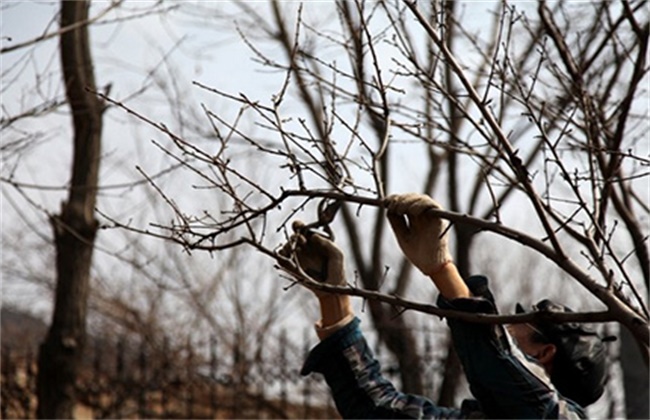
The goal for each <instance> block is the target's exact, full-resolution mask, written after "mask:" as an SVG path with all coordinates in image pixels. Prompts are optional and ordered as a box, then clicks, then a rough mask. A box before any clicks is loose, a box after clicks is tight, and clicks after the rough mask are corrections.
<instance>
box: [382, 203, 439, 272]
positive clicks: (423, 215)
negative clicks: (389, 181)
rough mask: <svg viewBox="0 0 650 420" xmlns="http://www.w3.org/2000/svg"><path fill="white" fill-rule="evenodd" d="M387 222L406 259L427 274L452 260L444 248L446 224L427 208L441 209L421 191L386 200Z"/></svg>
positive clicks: (436, 270)
mask: <svg viewBox="0 0 650 420" xmlns="http://www.w3.org/2000/svg"><path fill="white" fill-rule="evenodd" d="M385 203H386V207H387V209H388V211H387V217H388V221H389V222H390V225H391V227H392V228H393V232H394V233H395V237H396V238H397V242H398V243H399V246H400V248H402V252H404V255H406V258H408V260H409V261H411V263H412V264H413V265H415V266H416V267H417V268H418V269H420V271H422V272H423V273H424V274H425V275H427V276H433V275H434V274H436V273H437V272H438V271H440V270H441V269H442V267H443V266H444V265H445V264H446V263H448V262H451V261H452V258H451V254H449V250H448V248H447V233H445V235H444V236H441V235H442V233H443V232H444V230H445V227H446V223H445V222H444V221H443V220H442V219H440V218H439V217H436V216H434V215H432V214H431V213H430V212H427V210H430V209H442V207H441V206H440V204H438V203H436V202H435V201H434V200H433V199H432V198H431V197H429V196H427V195H423V194H416V193H409V194H394V195H391V196H389V197H387V198H386V200H385Z"/></svg>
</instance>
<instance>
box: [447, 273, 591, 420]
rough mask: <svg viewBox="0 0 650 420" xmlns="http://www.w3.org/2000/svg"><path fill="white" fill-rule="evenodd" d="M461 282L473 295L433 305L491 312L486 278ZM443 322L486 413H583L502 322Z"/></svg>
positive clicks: (538, 415) (523, 416)
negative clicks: (529, 355) (514, 339)
mask: <svg viewBox="0 0 650 420" xmlns="http://www.w3.org/2000/svg"><path fill="white" fill-rule="evenodd" d="M467 284H468V286H469V288H470V290H471V291H472V294H473V296H474V297H472V298H461V299H454V300H451V301H449V300H446V299H444V298H442V297H441V298H439V299H438V306H440V307H441V308H447V309H455V310H459V311H465V312H474V313H487V314H496V313H497V310H496V307H495V305H494V299H493V297H492V294H491V293H490V291H489V289H488V280H487V278H485V277H483V276H473V277H470V278H469V279H468V280H467ZM447 322H448V324H449V327H450V329H451V335H452V340H453V343H454V348H455V349H456V351H457V353H458V356H459V358H460V360H461V363H462V365H463V369H464V371H465V375H466V377H467V381H468V382H469V384H470V390H471V391H472V394H473V396H474V397H475V398H476V399H477V400H478V401H479V403H480V404H481V407H482V409H483V412H484V413H485V414H486V415H487V416H488V417H489V418H520V419H527V418H563V419H569V418H586V416H585V413H584V411H583V410H582V408H581V407H580V406H579V405H577V404H575V403H574V402H572V401H570V400H567V399H565V398H563V397H562V396H561V395H560V394H559V393H558V392H557V391H556V390H555V388H554V387H553V384H552V383H551V381H550V379H549V377H548V375H547V374H546V372H545V371H544V369H543V368H542V366H541V365H539V364H537V363H536V362H535V361H534V359H531V358H528V357H527V356H526V355H524V354H523V352H522V351H521V350H519V348H518V347H517V346H516V345H515V344H514V342H513V341H512V338H511V337H510V336H509V334H508V333H507V332H506V331H505V328H503V326H500V325H487V324H477V323H471V322H466V321H461V320H458V319H452V318H450V319H448V321H447Z"/></svg>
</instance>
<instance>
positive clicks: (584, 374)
mask: <svg viewBox="0 0 650 420" xmlns="http://www.w3.org/2000/svg"><path fill="white" fill-rule="evenodd" d="M516 312H517V313H525V312H531V311H526V310H524V308H523V307H522V306H521V305H520V304H517V307H516ZM532 312H573V311H572V310H571V309H570V308H568V307H566V306H563V305H559V304H557V303H554V302H552V301H550V300H548V299H544V300H542V301H540V302H539V303H537V304H536V305H533V307H532ZM532 324H533V325H534V326H535V327H536V328H537V329H538V330H539V331H540V332H541V333H542V334H543V335H544V336H545V338H546V339H547V340H548V342H549V343H551V344H554V345H555V347H556V348H557V351H556V353H555V358H554V360H553V370H552V372H551V382H553V385H555V387H556V388H557V390H558V391H559V392H560V394H562V395H563V396H564V397H566V398H569V399H571V400H573V401H575V402H577V403H578V404H580V405H582V406H583V407H586V406H588V405H589V404H592V403H594V402H596V401H597V400H598V398H600V396H601V395H603V392H604V390H605V383H606V381H607V363H606V358H607V351H606V349H605V345H604V344H603V341H604V340H608V339H603V338H601V337H600V336H599V335H598V333H596V332H595V331H594V330H593V329H591V328H589V327H587V326H585V325H583V324H578V323H573V322H563V323H556V322H551V321H544V320H541V321H535V322H533V323H532Z"/></svg>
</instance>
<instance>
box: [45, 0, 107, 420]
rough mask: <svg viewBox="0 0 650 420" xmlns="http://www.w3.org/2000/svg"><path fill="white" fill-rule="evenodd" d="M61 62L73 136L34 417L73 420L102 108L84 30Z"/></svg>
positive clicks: (67, 38) (69, 38) (84, 8)
mask: <svg viewBox="0 0 650 420" xmlns="http://www.w3.org/2000/svg"><path fill="white" fill-rule="evenodd" d="M89 5H90V3H89V2H88V1H65V0H62V1H61V27H66V26H68V25H72V24H74V23H75V22H83V21H87V20H88V9H89ZM60 58H61V68H62V72H63V81H64V84H65V90H66V95H67V100H68V103H69V104H70V108H71V113H72V122H73V132H74V156H73V162H72V180H71V182H70V189H69V191H68V193H69V194H68V198H67V200H66V201H65V202H64V203H63V204H62V209H61V213H60V214H59V215H55V216H53V217H52V218H51V223H52V227H53V230H54V243H55V247H56V270H57V273H56V276H57V279H56V291H55V302H54V313H53V316H52V323H51V325H50V328H49V331H48V333H47V336H46V338H45V341H44V342H43V343H42V344H41V347H40V352H39V357H38V378H37V395H38V413H37V414H38V416H39V417H40V418H72V417H73V410H74V406H75V381H76V377H77V373H78V368H79V364H80V362H81V358H82V354H83V350H84V344H85V336H86V326H85V324H86V312H87V297H88V292H89V278H90V268H91V263H92V254H93V244H94V240H95V235H96V232H97V221H96V220H95V218H94V208H95V201H96V195H97V179H98V170H99V161H100V156H99V153H100V140H101V131H102V104H101V103H100V101H99V100H98V99H97V98H96V97H95V96H94V95H93V94H91V93H89V92H88V90H95V80H94V74H93V66H92V57H91V54H90V47H89V39H88V28H87V26H86V25H83V26H80V27H78V28H77V29H75V30H73V31H69V32H65V33H62V34H61V37H60Z"/></svg>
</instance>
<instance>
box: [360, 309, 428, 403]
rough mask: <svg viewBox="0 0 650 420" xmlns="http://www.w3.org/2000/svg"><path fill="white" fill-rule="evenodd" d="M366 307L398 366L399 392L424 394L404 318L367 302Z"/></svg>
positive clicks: (417, 356)
mask: <svg viewBox="0 0 650 420" xmlns="http://www.w3.org/2000/svg"><path fill="white" fill-rule="evenodd" d="M368 307H369V308H370V314H371V316H372V320H373V323H374V326H375V330H376V331H377V334H378V335H379V338H380V340H381V341H382V342H383V343H384V344H385V345H386V348H388V350H389V351H390V352H391V354H392V355H393V356H394V357H395V359H396V360H397V364H398V365H399V374H400V382H401V383H402V386H401V391H402V392H405V393H408V394H420V395H421V394H422V393H423V392H424V386H423V382H422V366H421V363H420V362H421V357H420V354H419V353H418V348H417V343H416V340H415V337H414V336H413V333H412V330H411V329H410V328H409V326H407V325H406V323H405V322H404V317H402V316H395V314H394V313H392V312H393V311H392V310H391V308H390V307H389V306H386V305H385V304H383V303H381V302H377V301H368Z"/></svg>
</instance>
